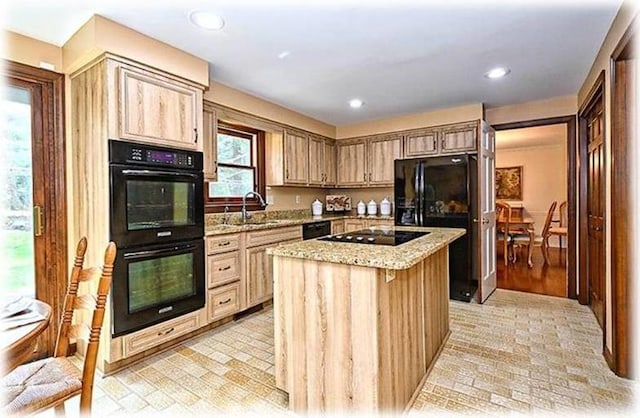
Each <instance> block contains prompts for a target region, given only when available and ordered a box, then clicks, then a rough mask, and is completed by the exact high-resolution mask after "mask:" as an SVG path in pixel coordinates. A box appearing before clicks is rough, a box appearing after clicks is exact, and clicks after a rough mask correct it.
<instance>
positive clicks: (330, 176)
mask: <svg viewBox="0 0 640 418" xmlns="http://www.w3.org/2000/svg"><path fill="white" fill-rule="evenodd" d="M309 161H312V160H309ZM336 170H337V167H336V141H334V140H332V139H325V140H324V185H325V186H335V185H336Z"/></svg>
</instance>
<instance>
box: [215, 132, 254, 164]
mask: <svg viewBox="0 0 640 418" xmlns="http://www.w3.org/2000/svg"><path fill="white" fill-rule="evenodd" d="M218 164H234V165H246V166H250V165H251V140H250V139H246V138H239V137H236V136H231V135H226V134H218Z"/></svg>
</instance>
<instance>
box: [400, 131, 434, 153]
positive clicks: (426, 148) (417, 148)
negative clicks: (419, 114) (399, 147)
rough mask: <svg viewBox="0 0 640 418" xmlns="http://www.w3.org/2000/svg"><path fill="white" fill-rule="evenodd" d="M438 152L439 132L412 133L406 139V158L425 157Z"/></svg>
mask: <svg viewBox="0 0 640 418" xmlns="http://www.w3.org/2000/svg"><path fill="white" fill-rule="evenodd" d="M437 152H438V131H437V130H435V129H425V130H420V131H415V132H411V133H408V134H406V135H405V137H404V156H405V158H414V157H423V156H425V155H432V154H436V153H437Z"/></svg>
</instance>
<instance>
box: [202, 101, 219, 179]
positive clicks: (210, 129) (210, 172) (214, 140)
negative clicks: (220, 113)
mask: <svg viewBox="0 0 640 418" xmlns="http://www.w3.org/2000/svg"><path fill="white" fill-rule="evenodd" d="M203 125H204V126H203V138H202V141H203V144H202V151H203V160H204V170H203V172H204V179H205V180H206V181H216V180H217V179H218V117H217V115H216V111H215V110H210V109H205V110H204V112H203Z"/></svg>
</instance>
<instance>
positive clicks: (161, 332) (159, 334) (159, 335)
mask: <svg viewBox="0 0 640 418" xmlns="http://www.w3.org/2000/svg"><path fill="white" fill-rule="evenodd" d="M174 330H175V328H174V327H171V328H169V329H168V330H166V331H160V332H159V333H158V337H161V336H163V335H167V334H170V333H172V332H173V331H174Z"/></svg>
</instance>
